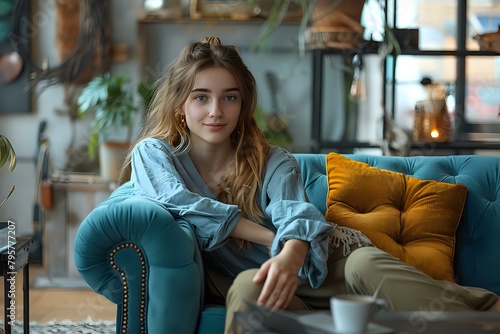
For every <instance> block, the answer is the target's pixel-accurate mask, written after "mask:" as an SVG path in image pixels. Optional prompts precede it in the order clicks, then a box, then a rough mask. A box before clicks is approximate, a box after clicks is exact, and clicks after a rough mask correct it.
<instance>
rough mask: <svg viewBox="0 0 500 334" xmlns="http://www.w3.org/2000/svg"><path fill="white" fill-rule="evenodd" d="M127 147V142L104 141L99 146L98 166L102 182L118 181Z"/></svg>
mask: <svg viewBox="0 0 500 334" xmlns="http://www.w3.org/2000/svg"><path fill="white" fill-rule="evenodd" d="M129 147H130V143H129V142H110V141H105V142H102V143H101V144H100V146H99V165H100V170H101V178H102V179H103V180H106V181H118V179H119V177H120V171H121V169H122V167H123V163H124V161H125V158H126V156H127V153H128V149H129Z"/></svg>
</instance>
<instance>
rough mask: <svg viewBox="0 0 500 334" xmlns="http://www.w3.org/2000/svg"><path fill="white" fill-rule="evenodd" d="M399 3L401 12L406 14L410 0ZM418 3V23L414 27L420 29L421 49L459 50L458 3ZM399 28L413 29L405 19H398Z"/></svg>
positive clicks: (451, 0)
mask: <svg viewBox="0 0 500 334" xmlns="http://www.w3.org/2000/svg"><path fill="white" fill-rule="evenodd" d="M399 2H400V4H399V7H400V9H399V12H404V11H405V8H406V3H407V2H408V0H400V1H399ZM410 2H413V1H410ZM416 2H417V4H418V7H417V8H416V10H415V11H414V13H416V14H414V15H415V17H416V22H415V23H412V25H413V27H418V28H419V49H420V50H455V49H456V48H457V1H456V0H420V1H416ZM399 12H398V15H399ZM410 12H413V11H410ZM407 15H411V14H407ZM398 27H400V28H404V27H408V28H411V27H412V26H408V25H405V21H404V20H403V18H401V19H399V17H398Z"/></svg>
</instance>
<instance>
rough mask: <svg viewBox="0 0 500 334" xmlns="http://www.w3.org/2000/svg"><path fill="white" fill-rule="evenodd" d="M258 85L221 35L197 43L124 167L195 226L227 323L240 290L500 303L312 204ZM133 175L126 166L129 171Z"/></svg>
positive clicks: (292, 298) (311, 304)
mask: <svg viewBox="0 0 500 334" xmlns="http://www.w3.org/2000/svg"><path fill="white" fill-rule="evenodd" d="M256 103H257V95H256V83H255V79H254V77H253V75H252V74H251V73H250V71H249V70H248V68H247V67H246V66H245V64H244V63H243V61H242V59H241V57H240V56H239V54H238V52H237V50H236V49H235V48H234V47H233V46H230V45H223V44H221V41H220V40H219V39H218V38H216V37H208V38H204V39H203V40H202V41H200V42H196V43H191V44H189V45H187V46H186V48H185V49H184V50H183V51H182V53H181V54H180V56H179V57H178V59H177V60H176V62H175V63H174V64H173V65H172V66H171V68H170V72H169V74H168V76H167V77H166V79H165V81H164V82H162V83H161V85H160V86H159V89H158V91H157V94H156V97H155V99H154V102H153V105H152V108H151V111H150V113H149V114H148V117H147V120H146V124H145V126H144V129H143V134H142V136H141V138H140V139H139V141H138V143H137V144H136V145H135V147H134V148H133V150H132V151H131V155H130V157H129V159H128V161H127V165H126V167H125V172H128V173H129V174H130V179H131V181H132V183H133V185H134V187H135V189H136V191H137V193H138V194H140V195H142V196H146V197H148V198H150V199H152V200H155V201H158V202H160V203H161V204H162V205H164V206H165V208H167V209H168V210H169V211H170V212H171V213H172V214H173V215H174V216H176V217H182V218H184V219H185V220H187V221H189V222H190V223H191V224H192V225H193V226H194V228H195V231H196V235H197V237H198V240H199V245H200V247H201V249H202V251H203V254H204V259H205V264H206V267H207V273H206V281H207V284H208V287H209V290H210V292H211V294H212V295H213V296H214V297H215V298H217V297H219V298H220V299H222V300H223V301H225V304H226V306H227V309H228V312H227V318H226V332H228V333H230V332H232V331H233V327H232V325H233V314H234V312H235V311H240V310H245V309H247V307H246V305H245V299H250V300H256V301H257V302H258V303H259V304H261V305H264V306H267V307H270V308H274V309H289V310H304V309H314V308H328V301H329V297H330V296H332V295H334V294H337V293H347V292H348V293H365V294H372V293H373V292H374V291H375V289H376V288H377V287H378V286H379V284H380V283H381V282H382V280H383V279H384V277H385V280H386V281H390V283H388V284H386V285H385V288H384V286H382V289H381V292H380V296H382V297H383V298H385V299H386V300H387V301H388V303H389V306H390V307H391V308H392V309H397V310H418V309H420V308H425V307H428V308H429V307H431V303H435V302H436V301H440V302H442V304H444V306H443V308H444V310H489V309H495V308H498V307H499V306H500V305H499V304H500V303H499V298H498V296H496V295H495V294H493V293H491V292H488V291H485V290H483V289H476V288H464V287H460V286H458V285H456V284H452V283H450V282H441V281H435V280H432V279H431V278H429V277H428V276H425V275H424V274H423V273H421V272H420V271H418V270H416V269H415V268H412V267H409V266H406V265H404V264H403V263H401V262H400V261H398V260H397V259H395V258H394V257H392V256H390V255H389V254H387V253H385V252H382V251H380V250H378V249H377V248H375V247H364V246H371V243H370V241H369V240H367V239H366V237H365V236H364V235H362V234H361V233H359V232H358V231H353V230H349V229H346V228H340V227H338V226H333V225H332V224H329V223H328V222H327V221H325V218H324V216H323V215H322V213H321V212H319V211H318V210H317V209H316V207H314V206H313V205H312V204H310V203H308V201H307V198H306V195H305V191H304V187H303V184H302V178H301V175H300V171H299V168H298V166H297V163H296V161H295V160H294V158H293V156H292V155H291V154H290V153H288V152H287V151H285V150H284V149H281V148H278V147H270V146H269V144H268V143H267V141H266V138H265V137H264V136H263V135H262V133H261V132H260V131H259V129H258V127H257V124H256V122H255V120H254V111H255V108H256ZM128 173H127V174H128Z"/></svg>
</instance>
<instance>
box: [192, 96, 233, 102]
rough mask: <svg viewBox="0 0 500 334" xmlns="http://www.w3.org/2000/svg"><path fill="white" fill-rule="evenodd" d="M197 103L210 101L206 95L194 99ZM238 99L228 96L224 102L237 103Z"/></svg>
mask: <svg viewBox="0 0 500 334" xmlns="http://www.w3.org/2000/svg"><path fill="white" fill-rule="evenodd" d="M194 99H195V100H196V101H200V102H203V101H206V100H208V97H207V96H206V95H198V96H196V97H195V98H194ZM236 99H237V97H236V96H234V95H229V96H226V97H224V100H225V101H230V102H231V101H235V100H236Z"/></svg>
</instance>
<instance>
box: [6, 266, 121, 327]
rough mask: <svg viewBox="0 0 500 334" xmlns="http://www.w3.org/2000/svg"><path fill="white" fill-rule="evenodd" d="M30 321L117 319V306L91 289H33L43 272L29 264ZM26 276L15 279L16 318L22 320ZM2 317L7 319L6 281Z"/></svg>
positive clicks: (20, 273) (21, 275) (19, 274)
mask: <svg viewBox="0 0 500 334" xmlns="http://www.w3.org/2000/svg"><path fill="white" fill-rule="evenodd" d="M29 269H30V271H29V278H30V282H31V284H30V291H29V294H30V321H36V322H49V321H53V320H54V321H63V320H72V321H82V320H87V319H89V318H90V319H92V320H94V321H96V320H115V316H116V306H115V304H113V303H111V302H110V301H108V300H107V299H106V298H104V297H103V296H101V295H99V294H97V293H95V292H93V291H92V290H90V289H81V288H80V289H70V288H66V289H54V288H37V289H35V288H33V285H34V284H33V282H34V281H35V279H36V277H37V274H38V273H40V272H41V271H42V270H43V269H42V268H41V267H40V266H38V265H30V268H29ZM22 283H23V273H22V270H21V271H20V272H19V273H18V274H17V276H16V282H15V286H16V289H15V302H16V304H15V305H16V307H15V319H16V320H18V321H22V320H23V285H22ZM0 287H1V290H0V301H1V306H0V312H1V313H0V315H1V320H3V317H4V281H3V277H1V282H0Z"/></svg>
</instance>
